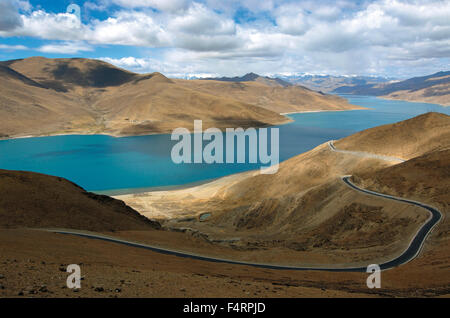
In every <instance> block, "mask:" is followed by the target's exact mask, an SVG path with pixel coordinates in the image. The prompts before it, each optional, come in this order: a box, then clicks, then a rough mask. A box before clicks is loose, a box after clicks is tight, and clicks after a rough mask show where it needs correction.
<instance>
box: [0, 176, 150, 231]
mask: <svg viewBox="0 0 450 318" xmlns="http://www.w3.org/2000/svg"><path fill="white" fill-rule="evenodd" d="M0 191H1V193H2V195H1V196H0V227H1V228H18V227H27V228H30V227H31V228H49V227H53V228H71V229H80V230H89V231H99V232H101V231H120V230H149V229H156V228H158V227H159V224H158V223H156V222H153V221H150V220H148V219H147V218H144V217H142V216H141V215H139V214H138V213H137V212H136V211H135V210H133V209H132V208H130V207H128V206H127V205H125V203H123V202H122V201H119V200H116V199H112V198H110V197H107V196H102V195H96V194H93V193H90V192H86V191H84V190H83V189H82V188H80V187H78V186H77V185H75V184H74V183H72V182H69V181H67V180H65V179H63V178H58V177H52V176H47V175H43V174H38V173H32V172H20V171H7V170H0Z"/></svg>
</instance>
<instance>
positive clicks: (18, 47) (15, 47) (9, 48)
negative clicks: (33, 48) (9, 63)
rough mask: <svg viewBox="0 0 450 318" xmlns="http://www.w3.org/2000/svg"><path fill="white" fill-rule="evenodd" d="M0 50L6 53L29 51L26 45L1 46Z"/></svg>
mask: <svg viewBox="0 0 450 318" xmlns="http://www.w3.org/2000/svg"><path fill="white" fill-rule="evenodd" d="M0 50H5V51H23V50H28V48H27V47H26V46H25V45H8V44H0Z"/></svg>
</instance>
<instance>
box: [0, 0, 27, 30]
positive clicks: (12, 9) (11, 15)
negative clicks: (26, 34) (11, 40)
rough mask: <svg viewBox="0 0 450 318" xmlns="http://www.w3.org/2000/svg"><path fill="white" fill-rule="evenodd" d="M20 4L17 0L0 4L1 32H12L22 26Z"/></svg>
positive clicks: (6, 0)
mask: <svg viewBox="0 0 450 318" xmlns="http://www.w3.org/2000/svg"><path fill="white" fill-rule="evenodd" d="M19 4H20V3H19V2H18V1H15V0H2V1H1V2H0V31H10V30H14V29H15V28H17V27H20V26H21V25H22V19H21V18H20V14H19V12H18V8H19Z"/></svg>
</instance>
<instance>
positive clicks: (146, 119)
mask: <svg viewBox="0 0 450 318" xmlns="http://www.w3.org/2000/svg"><path fill="white" fill-rule="evenodd" d="M0 78H1V80H2V85H1V86H0V137H3V138H7V137H18V136H29V135H33V136H39V135H49V134H71V133H79V134H110V135H114V136H124V135H142V134H152V133H168V132H171V131H172V130H173V129H174V128H177V127H185V128H188V129H190V130H192V128H193V121H194V119H201V120H203V128H204V129H207V128H209V127H217V128H220V129H223V128H227V127H243V128H246V127H262V126H267V125H274V124H281V123H285V122H288V121H290V119H289V118H287V117H285V116H282V115H280V113H283V112H292V111H303V110H322V109H325V110H332V109H356V108H358V107H357V106H353V105H350V104H348V102H347V101H346V100H345V99H343V98H340V97H336V96H332V95H325V94H321V93H317V92H313V91H311V90H308V89H305V88H302V87H295V86H283V85H282V84H280V83H278V82H276V81H275V82H276V85H275V84H274V82H272V81H271V80H269V79H267V80H266V81H265V82H264V81H257V82H240V83H235V82H230V83H225V82H219V81H188V80H180V79H176V80H175V79H169V78H167V77H165V76H164V75H162V74H160V73H150V74H137V73H133V72H129V71H127V70H124V69H120V68H117V67H115V66H113V65H111V64H108V63H106V62H103V61H99V60H91V59H80V58H73V59H48V58H42V57H32V58H27V59H19V60H10V61H3V62H0ZM200 83H201V84H200ZM242 92H245V94H242ZM311 100H313V101H315V102H314V103H312V104H311V103H309V101H311Z"/></svg>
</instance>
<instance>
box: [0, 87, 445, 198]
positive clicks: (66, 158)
mask: <svg viewBox="0 0 450 318" xmlns="http://www.w3.org/2000/svg"><path fill="white" fill-rule="evenodd" d="M345 97H346V98H348V99H349V101H350V103H352V104H355V105H361V106H364V107H368V108H370V109H367V110H354V111H343V112H322V113H303V114H292V115H289V117H291V118H292V119H293V120H294V122H292V123H289V124H286V125H281V126H277V127H278V128H279V129H280V161H283V160H286V159H288V158H291V157H293V156H295V155H298V154H300V153H303V152H305V151H308V150H310V149H312V148H314V147H316V146H317V145H319V144H321V143H324V142H326V141H328V140H330V139H339V138H342V137H345V136H348V135H350V134H352V133H355V132H357V131H360V130H363V129H367V128H370V127H374V126H379V125H383V124H388V123H393V122H397V121H401V120H405V119H408V118H411V117H414V116H416V115H419V114H422V113H426V112H429V111H437V112H441V113H446V114H449V115H450V107H447V108H446V107H441V106H438V105H433V104H424V103H411V102H404V101H390V100H383V99H378V98H375V97H364V96H351V95H347V96H345ZM175 143H176V141H171V139H170V135H151V136H137V137H123V138H114V137H109V136H103V135H94V136H82V135H69V136H53V137H37V138H24V139H13V140H1V141H0V168H1V169H10V170H27V171H35V172H41V173H45V174H50V175H55V176H61V177H64V178H67V179H69V180H71V181H73V182H75V183H77V184H79V185H80V186H82V187H83V188H85V189H87V190H90V191H97V192H98V191H105V190H113V189H114V190H118V189H119V190H120V191H118V192H116V191H114V192H107V193H109V194H114V193H128V192H134V191H139V190H141V191H143V190H144V189H145V188H150V187H161V186H171V185H181V184H188V183H195V182H201V181H204V180H209V179H214V178H218V177H222V176H225V175H229V174H233V173H237V172H242V171H246V170H251V169H257V168H259V166H260V165H259V164H179V165H177V164H174V163H173V162H172V160H171V156H170V153H171V149H172V146H173V145H174V144H175ZM137 188H139V190H138V189H137Z"/></svg>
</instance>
